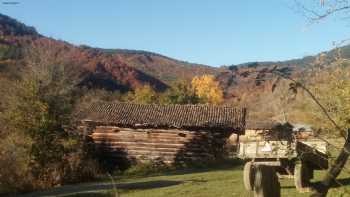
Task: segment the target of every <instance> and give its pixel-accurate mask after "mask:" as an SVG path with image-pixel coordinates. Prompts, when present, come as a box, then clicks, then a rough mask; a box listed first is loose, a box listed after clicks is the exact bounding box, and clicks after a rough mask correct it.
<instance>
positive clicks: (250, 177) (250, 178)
mask: <svg viewBox="0 0 350 197" xmlns="http://www.w3.org/2000/svg"><path fill="white" fill-rule="evenodd" d="M254 177H255V171H254V165H253V163H252V162H251V161H249V162H247V163H245V165H244V169H243V183H244V187H245V189H246V190H247V191H253V190H254Z"/></svg>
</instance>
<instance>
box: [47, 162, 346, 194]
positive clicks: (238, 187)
mask: <svg viewBox="0 0 350 197" xmlns="http://www.w3.org/2000/svg"><path fill="white" fill-rule="evenodd" d="M323 174H324V172H322V171H316V173H315V179H314V181H319V180H321V178H322V175H323ZM347 175H348V176H347ZM348 177H349V174H347V173H342V174H341V175H340V177H339V179H340V180H341V182H342V183H343V184H345V185H346V186H345V187H338V188H332V189H331V190H330V193H329V196H331V197H332V196H337V197H338V196H341V195H342V194H343V193H344V192H345V189H347V190H349V191H350V178H348ZM116 179H117V180H116V182H117V183H116V186H117V190H118V193H119V196H122V197H163V196H165V197H178V196H189V197H226V196H227V197H230V196H240V197H245V196H247V197H248V196H251V194H249V193H248V192H246V191H245V189H244V186H243V182H242V166H236V167H234V166H229V167H227V166H226V167H222V166H221V167H213V168H212V169H209V170H206V171H202V172H198V171H196V172H188V171H187V172H186V171H177V172H175V173H172V174H166V175H159V176H152V177H139V178H135V177H134V178H127V177H120V178H119V179H118V177H117V178H116ZM280 182H281V186H282V188H281V191H282V196H288V197H289V196H290V197H298V196H300V197H302V196H307V195H309V194H310V193H298V192H297V191H296V189H295V188H294V184H293V179H280ZM105 184H106V185H105V186H96V188H94V186H93V185H90V186H89V187H85V186H84V185H83V186H77V191H75V193H73V192H72V191H74V189H73V190H72V191H71V192H70V193H69V194H67V193H66V194H62V193H64V189H63V188H62V191H61V192H58V193H57V192H56V194H52V196H64V197H90V196H97V197H99V196H100V197H109V196H115V195H113V189H112V184H111V183H108V182H105ZM57 191H59V189H58V190H57ZM60 193H61V194H60ZM344 196H346V195H344ZM347 196H348V195H347Z"/></svg>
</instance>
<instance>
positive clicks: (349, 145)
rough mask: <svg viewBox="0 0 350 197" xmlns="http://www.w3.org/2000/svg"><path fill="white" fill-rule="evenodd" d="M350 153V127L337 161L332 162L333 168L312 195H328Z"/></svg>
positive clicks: (313, 196) (320, 196) (315, 196)
mask: <svg viewBox="0 0 350 197" xmlns="http://www.w3.org/2000/svg"><path fill="white" fill-rule="evenodd" d="M349 155H350V129H348V134H347V138H346V141H345V144H344V147H343V148H342V150H341V152H340V153H339V155H338V157H337V159H336V161H335V162H334V164H332V166H331V168H330V169H329V170H328V172H327V174H326V176H325V177H324V178H323V181H322V182H321V185H320V186H319V188H317V190H316V191H315V192H314V193H313V194H312V195H311V197H325V196H327V193H328V190H329V188H330V187H331V186H332V184H334V181H335V179H336V178H337V176H338V175H339V174H340V172H341V171H342V169H343V167H344V165H345V163H346V161H347V160H348V157H349Z"/></svg>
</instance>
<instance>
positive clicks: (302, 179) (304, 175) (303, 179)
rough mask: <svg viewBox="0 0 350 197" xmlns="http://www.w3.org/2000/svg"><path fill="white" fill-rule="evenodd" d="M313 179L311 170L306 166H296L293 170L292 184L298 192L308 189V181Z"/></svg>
mask: <svg viewBox="0 0 350 197" xmlns="http://www.w3.org/2000/svg"><path fill="white" fill-rule="evenodd" d="M312 178H313V170H312V169H310V168H309V167H308V165H307V164H305V163H302V164H296V165H295V168H294V184H295V187H296V188H297V190H298V191H299V192H303V191H305V190H307V189H308V188H309V187H310V179H312Z"/></svg>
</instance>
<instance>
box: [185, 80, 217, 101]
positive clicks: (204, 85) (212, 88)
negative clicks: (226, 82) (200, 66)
mask: <svg viewBox="0 0 350 197" xmlns="http://www.w3.org/2000/svg"><path fill="white" fill-rule="evenodd" d="M191 84H192V88H193V90H194V92H195V94H196V95H197V96H198V97H199V98H200V99H201V100H202V102H204V103H210V104H221V103H222V102H223V101H224V99H223V91H222V89H221V88H220V86H219V82H217V81H216V80H215V77H214V76H213V75H203V76H200V77H194V78H193V79H192V83H191Z"/></svg>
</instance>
